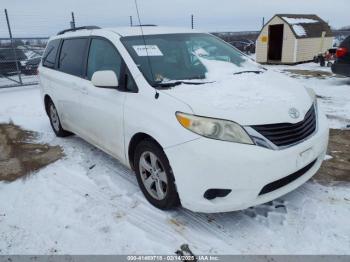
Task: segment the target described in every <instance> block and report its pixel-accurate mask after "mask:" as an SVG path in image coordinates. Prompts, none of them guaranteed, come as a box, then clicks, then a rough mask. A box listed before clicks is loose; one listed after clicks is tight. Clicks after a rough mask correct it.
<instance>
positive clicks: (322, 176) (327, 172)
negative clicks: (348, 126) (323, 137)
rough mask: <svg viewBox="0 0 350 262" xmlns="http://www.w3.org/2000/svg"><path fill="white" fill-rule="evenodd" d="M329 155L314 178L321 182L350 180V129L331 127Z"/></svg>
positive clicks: (332, 182) (331, 182) (333, 182)
mask: <svg viewBox="0 0 350 262" xmlns="http://www.w3.org/2000/svg"><path fill="white" fill-rule="evenodd" d="M328 155H330V156H331V157H332V159H329V160H327V161H324V162H323V164H322V166H321V169H320V170H319V171H318V172H317V174H316V175H315V176H314V180H316V181H317V182H320V183H321V184H337V183H344V182H350V130H339V129H331V130H330V135H329V146H328Z"/></svg>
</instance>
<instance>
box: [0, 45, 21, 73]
mask: <svg viewBox="0 0 350 262" xmlns="http://www.w3.org/2000/svg"><path fill="white" fill-rule="evenodd" d="M15 50H16V56H15V52H13V49H11V48H0V75H10V74H14V73H16V72H17V66H16V63H17V65H18V69H19V70H21V69H22V63H23V61H25V60H26V59H27V57H26V55H25V54H24V52H23V51H22V50H21V49H18V48H17V49H15Z"/></svg>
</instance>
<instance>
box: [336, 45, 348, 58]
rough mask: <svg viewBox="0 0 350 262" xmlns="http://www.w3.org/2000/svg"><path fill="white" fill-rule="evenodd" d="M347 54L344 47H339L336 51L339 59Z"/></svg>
mask: <svg viewBox="0 0 350 262" xmlns="http://www.w3.org/2000/svg"><path fill="white" fill-rule="evenodd" d="M347 53H348V49H347V48H345V47H340V48H338V49H337V53H336V54H337V57H338V58H341V57H344V56H345V55H346V54H347Z"/></svg>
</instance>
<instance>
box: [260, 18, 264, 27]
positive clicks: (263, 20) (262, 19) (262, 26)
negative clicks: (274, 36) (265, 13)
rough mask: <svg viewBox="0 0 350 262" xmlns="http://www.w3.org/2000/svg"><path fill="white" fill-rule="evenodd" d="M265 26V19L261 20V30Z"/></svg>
mask: <svg viewBox="0 0 350 262" xmlns="http://www.w3.org/2000/svg"><path fill="white" fill-rule="evenodd" d="M264 26H265V17H263V18H262V27H261V28H264Z"/></svg>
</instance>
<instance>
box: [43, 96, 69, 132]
mask: <svg viewBox="0 0 350 262" xmlns="http://www.w3.org/2000/svg"><path fill="white" fill-rule="evenodd" d="M47 113H48V116H49V119H50V124H51V127H52V130H53V131H54V132H55V134H56V136H58V137H66V136H70V135H72V133H71V132H68V131H66V130H64V129H63V128H62V125H61V121H60V118H59V116H58V112H57V109H56V107H55V105H54V103H53V102H52V101H51V100H50V101H49V102H48V103H47Z"/></svg>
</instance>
